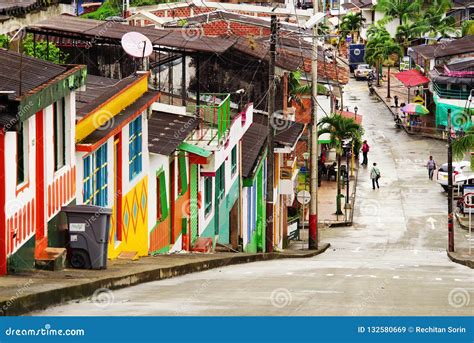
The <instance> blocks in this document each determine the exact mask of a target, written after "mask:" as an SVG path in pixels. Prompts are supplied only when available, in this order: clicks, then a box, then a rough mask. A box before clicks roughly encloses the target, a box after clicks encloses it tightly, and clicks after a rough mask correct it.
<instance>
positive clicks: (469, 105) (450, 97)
mask: <svg viewBox="0 0 474 343" xmlns="http://www.w3.org/2000/svg"><path fill="white" fill-rule="evenodd" d="M429 76H430V78H431V89H432V91H433V99H434V102H435V104H436V126H443V127H446V126H447V124H448V109H449V110H451V117H452V121H451V122H452V125H453V128H454V129H455V130H459V129H460V128H462V129H463V130H467V129H469V128H470V127H471V126H472V115H473V114H474V102H473V100H474V56H473V57H470V58H466V59H463V60H461V61H458V62H454V63H449V64H445V65H441V66H438V67H436V68H434V69H433V70H432V71H431V72H430V74H429Z"/></svg>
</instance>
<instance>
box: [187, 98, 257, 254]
mask: <svg viewBox="0 0 474 343" xmlns="http://www.w3.org/2000/svg"><path fill="white" fill-rule="evenodd" d="M205 96H206V97H207V98H208V100H209V101H207V102H206V104H202V105H199V106H198V108H197V110H198V113H199V122H198V128H197V129H196V130H195V131H194V132H193V134H192V135H191V137H190V138H188V139H187V140H186V142H184V143H183V144H181V145H180V149H181V150H183V151H186V152H187V153H188V156H189V158H190V164H191V166H190V186H191V190H190V191H191V193H190V203H191V215H190V224H191V225H190V234H191V244H192V248H193V249H196V247H197V246H200V245H201V244H202V239H206V240H207V241H208V242H212V243H213V244H214V245H215V244H216V243H221V244H231V245H232V246H234V247H237V245H238V243H239V233H240V228H241V227H242V224H241V220H242V217H241V207H242V204H241V201H242V199H241V189H242V184H241V172H240V168H241V161H240V154H241V146H240V142H241V140H242V137H243V135H244V134H245V132H246V131H247V130H248V128H249V127H250V125H251V123H252V120H253V104H249V105H247V106H246V107H245V108H244V109H243V110H242V111H234V110H231V106H230V105H231V104H230V94H207V95H205ZM193 204H196V206H193ZM198 237H199V239H201V243H199V244H198V243H197V242H196V239H197V238H198Z"/></svg>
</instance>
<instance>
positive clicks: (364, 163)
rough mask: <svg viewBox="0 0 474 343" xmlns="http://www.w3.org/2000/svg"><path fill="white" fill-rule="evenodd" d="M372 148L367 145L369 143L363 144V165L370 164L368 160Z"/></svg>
mask: <svg viewBox="0 0 474 343" xmlns="http://www.w3.org/2000/svg"><path fill="white" fill-rule="evenodd" d="M369 150H370V146H369V144H367V141H364V143H363V144H362V155H363V157H364V158H363V160H362V165H367V163H369V160H368V158H367V154H368V153H369Z"/></svg>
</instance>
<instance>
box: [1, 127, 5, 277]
mask: <svg viewBox="0 0 474 343" xmlns="http://www.w3.org/2000/svg"><path fill="white" fill-rule="evenodd" d="M0 174H2V175H5V132H4V131H3V129H2V130H0ZM0 183H1V185H2V187H1V189H2V190H1V191H0V275H5V274H6V273H7V239H6V238H7V232H6V223H5V178H4V177H3V178H2V179H1V180H0Z"/></svg>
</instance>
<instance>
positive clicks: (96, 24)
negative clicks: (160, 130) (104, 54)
mask: <svg viewBox="0 0 474 343" xmlns="http://www.w3.org/2000/svg"><path fill="white" fill-rule="evenodd" d="M27 30H28V31H30V32H36V33H40V34H49V35H53V36H54V35H63V36H69V37H71V36H72V37H77V38H81V39H83V40H88V41H91V42H96V43H99V42H105V41H108V42H112V43H115V44H118V45H119V44H120V40H121V39H122V36H123V35H124V34H125V33H127V32H131V31H135V32H140V33H142V34H144V35H145V36H147V37H148V38H149V39H150V41H151V42H152V43H153V44H154V45H160V46H165V47H170V48H177V49H180V50H185V51H199V52H210V53H222V52H224V51H226V50H227V49H228V48H230V47H231V46H232V45H233V44H234V43H235V40H234V39H231V38H221V37H197V38H196V39H194V38H188V37H186V35H184V34H182V33H181V32H175V31H170V30H160V29H155V28H151V27H139V26H130V25H127V24H126V23H125V24H124V23H122V22H114V21H107V22H106V21H99V20H91V19H82V18H77V17H70V16H58V17H54V18H51V19H47V20H44V21H40V22H39V23H36V24H34V25H32V26H30V27H29V28H28V29H27Z"/></svg>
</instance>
